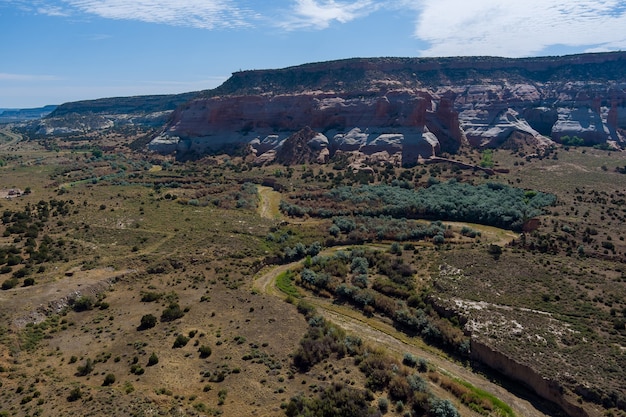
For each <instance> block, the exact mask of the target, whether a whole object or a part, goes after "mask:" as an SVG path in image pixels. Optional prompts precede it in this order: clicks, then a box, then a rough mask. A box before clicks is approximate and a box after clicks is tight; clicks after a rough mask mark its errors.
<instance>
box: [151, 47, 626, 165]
mask: <svg viewBox="0 0 626 417" xmlns="http://www.w3.org/2000/svg"><path fill="white" fill-rule="evenodd" d="M625 68H626V53H625V52H616V53H605V54H584V55H573V56H566V57H546V58H525V59H505V58H485V57H474V58H424V59H408V58H406V59H402V58H385V59H352V60H343V61H333V62H326V63H317V64H308V65H303V66H299V67H292V68H285V69H281V70H263V71H244V72H238V73H235V74H233V76H232V77H231V78H230V79H229V80H228V81H226V82H225V83H224V84H223V85H222V86H220V87H218V88H217V89H215V90H211V91H207V92H203V93H201V94H200V95H199V96H197V97H196V98H194V99H193V100H191V101H189V102H187V103H186V104H185V105H183V106H181V107H179V108H178V109H177V110H176V111H175V112H174V114H173V115H172V118H171V120H170V122H169V124H168V125H167V126H166V128H165V129H163V131H162V132H161V134H160V135H158V137H156V138H155V139H154V140H153V141H152V142H151V143H150V144H149V148H150V149H151V150H154V151H162V152H163V151H165V152H171V151H172V150H173V149H175V150H176V151H177V152H180V153H185V152H195V153H203V152H215V151H219V150H221V149H224V148H228V147H232V146H236V145H247V144H250V145H251V147H252V149H253V151H254V153H255V154H256V156H257V160H258V161H269V160H272V159H273V156H276V155H279V154H280V152H279V149H280V147H281V146H282V144H287V143H289V142H287V141H286V139H287V138H289V137H291V136H292V135H293V134H294V133H297V132H300V131H301V130H302V129H303V128H305V127H308V128H310V129H311V130H312V132H315V135H314V136H313V137H316V136H317V135H318V134H319V135H321V136H319V138H321V137H322V136H323V137H324V138H325V139H322V142H324V144H325V146H322V147H318V148H316V149H317V151H316V152H323V153H324V155H321V154H317V155H316V156H315V157H314V158H313V159H315V160H324V159H325V158H327V157H328V156H330V157H332V155H334V153H335V152H337V151H342V152H360V153H362V154H363V155H365V156H367V155H370V156H371V155H374V154H380V153H384V152H386V153H387V154H389V155H394V156H397V157H399V158H400V160H401V163H403V164H413V163H415V161H416V160H417V159H418V158H429V157H432V156H434V155H436V154H437V153H439V152H441V151H446V152H451V153H454V152H455V151H457V150H458V149H459V148H460V147H461V146H465V145H470V146H474V147H497V146H499V145H500V144H502V143H503V142H505V141H506V140H507V139H508V138H509V137H511V135H512V134H513V133H521V134H524V136H525V137H531V138H534V140H535V141H536V145H537V146H543V145H546V144H549V143H551V142H552V141H555V142H561V141H563V140H566V141H567V140H571V139H572V138H574V137H576V140H578V141H582V142H584V144H585V145H602V146H610V147H615V148H620V147H623V146H624V145H625V144H626V134H625V130H626V71H624V69H625ZM313 137H312V138H313ZM312 138H311V139H312ZM267 152H270V154H268V155H265V154H266V153H267ZM326 153H327V154H328V155H327V156H326Z"/></svg>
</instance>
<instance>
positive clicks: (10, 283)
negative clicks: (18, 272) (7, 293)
mask: <svg viewBox="0 0 626 417" xmlns="http://www.w3.org/2000/svg"><path fill="white" fill-rule="evenodd" d="M17 284H19V281H18V280H17V278H9V279H7V280H5V281H4V282H3V283H2V289H3V290H10V289H11V288H15V287H17Z"/></svg>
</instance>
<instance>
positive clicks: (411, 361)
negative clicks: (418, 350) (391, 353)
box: [402, 352, 417, 368]
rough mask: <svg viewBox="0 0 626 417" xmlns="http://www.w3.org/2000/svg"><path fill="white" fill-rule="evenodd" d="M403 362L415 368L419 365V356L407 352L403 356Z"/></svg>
mask: <svg viewBox="0 0 626 417" xmlns="http://www.w3.org/2000/svg"><path fill="white" fill-rule="evenodd" d="M402 363H403V364H404V365H406V366H410V367H412V368H415V367H416V366H417V358H416V357H415V356H413V355H412V354H411V353H409V352H407V353H405V354H404V356H403V358H402Z"/></svg>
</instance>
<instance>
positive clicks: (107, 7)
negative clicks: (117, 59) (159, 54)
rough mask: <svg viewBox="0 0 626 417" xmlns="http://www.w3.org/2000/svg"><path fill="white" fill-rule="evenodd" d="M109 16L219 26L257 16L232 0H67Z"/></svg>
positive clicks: (242, 24)
mask: <svg viewBox="0 0 626 417" xmlns="http://www.w3.org/2000/svg"><path fill="white" fill-rule="evenodd" d="M64 2H65V3H67V4H68V5H71V6H72V7H74V8H76V9H78V10H80V11H82V12H85V13H90V14H95V15H98V16H100V17H103V18H107V19H120V20H139V21H143V22H149V23H162V24H168V25H173V26H189V27H195V28H202V29H218V28H233V27H245V26H250V22H251V21H252V20H253V19H255V18H256V17H257V15H256V13H254V12H252V11H251V10H249V9H245V8H240V7H238V6H236V5H235V4H234V2H233V1H229V0H64Z"/></svg>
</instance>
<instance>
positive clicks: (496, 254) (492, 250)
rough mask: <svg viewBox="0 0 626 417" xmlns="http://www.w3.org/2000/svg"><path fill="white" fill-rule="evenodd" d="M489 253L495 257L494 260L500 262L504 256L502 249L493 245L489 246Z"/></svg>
mask: <svg viewBox="0 0 626 417" xmlns="http://www.w3.org/2000/svg"><path fill="white" fill-rule="evenodd" d="M487 252H489V255H491V256H493V259H495V260H498V259H500V255H502V247H500V246H498V245H496V244H493V243H492V244H490V245H489V248H487Z"/></svg>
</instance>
